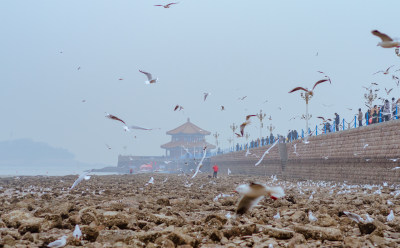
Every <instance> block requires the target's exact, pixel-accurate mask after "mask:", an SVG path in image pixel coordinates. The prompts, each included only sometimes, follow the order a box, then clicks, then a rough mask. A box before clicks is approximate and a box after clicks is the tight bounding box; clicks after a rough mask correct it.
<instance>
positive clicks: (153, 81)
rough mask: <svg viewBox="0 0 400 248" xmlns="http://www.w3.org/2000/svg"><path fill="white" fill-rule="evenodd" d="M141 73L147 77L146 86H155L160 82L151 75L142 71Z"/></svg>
mask: <svg viewBox="0 0 400 248" xmlns="http://www.w3.org/2000/svg"><path fill="white" fill-rule="evenodd" d="M139 71H140V72H141V73H143V74H144V75H146V76H147V81H145V82H144V83H145V84H154V83H157V82H158V78H153V76H152V75H151V74H150V73H148V72H145V71H141V70H139Z"/></svg>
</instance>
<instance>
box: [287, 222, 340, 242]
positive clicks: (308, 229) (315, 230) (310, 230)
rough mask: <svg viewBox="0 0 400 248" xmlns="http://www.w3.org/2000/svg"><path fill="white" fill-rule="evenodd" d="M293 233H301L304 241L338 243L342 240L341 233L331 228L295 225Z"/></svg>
mask: <svg viewBox="0 0 400 248" xmlns="http://www.w3.org/2000/svg"><path fill="white" fill-rule="evenodd" d="M294 230H295V232H297V233H301V234H303V235H304V237H305V238H306V239H309V238H311V239H318V240H330V241H340V240H343V237H342V232H341V231H340V230H339V229H336V228H332V227H317V226H311V225H305V226H303V225H296V226H295V227H294Z"/></svg>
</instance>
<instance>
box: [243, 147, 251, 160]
mask: <svg viewBox="0 0 400 248" xmlns="http://www.w3.org/2000/svg"><path fill="white" fill-rule="evenodd" d="M248 155H251V152H250V150H249V147H248V146H247V150H246V154H245V155H244V156H245V157H247V156H248Z"/></svg>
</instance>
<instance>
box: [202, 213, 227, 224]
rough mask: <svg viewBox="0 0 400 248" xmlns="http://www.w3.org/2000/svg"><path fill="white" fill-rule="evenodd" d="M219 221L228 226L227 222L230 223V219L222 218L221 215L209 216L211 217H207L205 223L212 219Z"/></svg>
mask: <svg viewBox="0 0 400 248" xmlns="http://www.w3.org/2000/svg"><path fill="white" fill-rule="evenodd" d="M214 218H215V219H217V220H219V221H221V223H222V224H223V225H225V224H226V222H227V221H228V219H227V218H226V217H222V216H220V215H217V214H209V215H207V217H206V219H205V220H204V222H206V223H207V222H209V221H210V220H211V219H214Z"/></svg>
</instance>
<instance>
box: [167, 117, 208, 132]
mask: <svg viewBox="0 0 400 248" xmlns="http://www.w3.org/2000/svg"><path fill="white" fill-rule="evenodd" d="M167 134H169V135H173V134H203V135H210V134H211V133H210V132H209V131H206V130H204V129H201V128H199V127H198V126H196V125H195V124H193V123H191V122H190V119H189V118H188V120H187V122H186V123H185V124H183V125H180V126H179V127H177V128H175V129H172V130H170V131H168V132H167Z"/></svg>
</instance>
